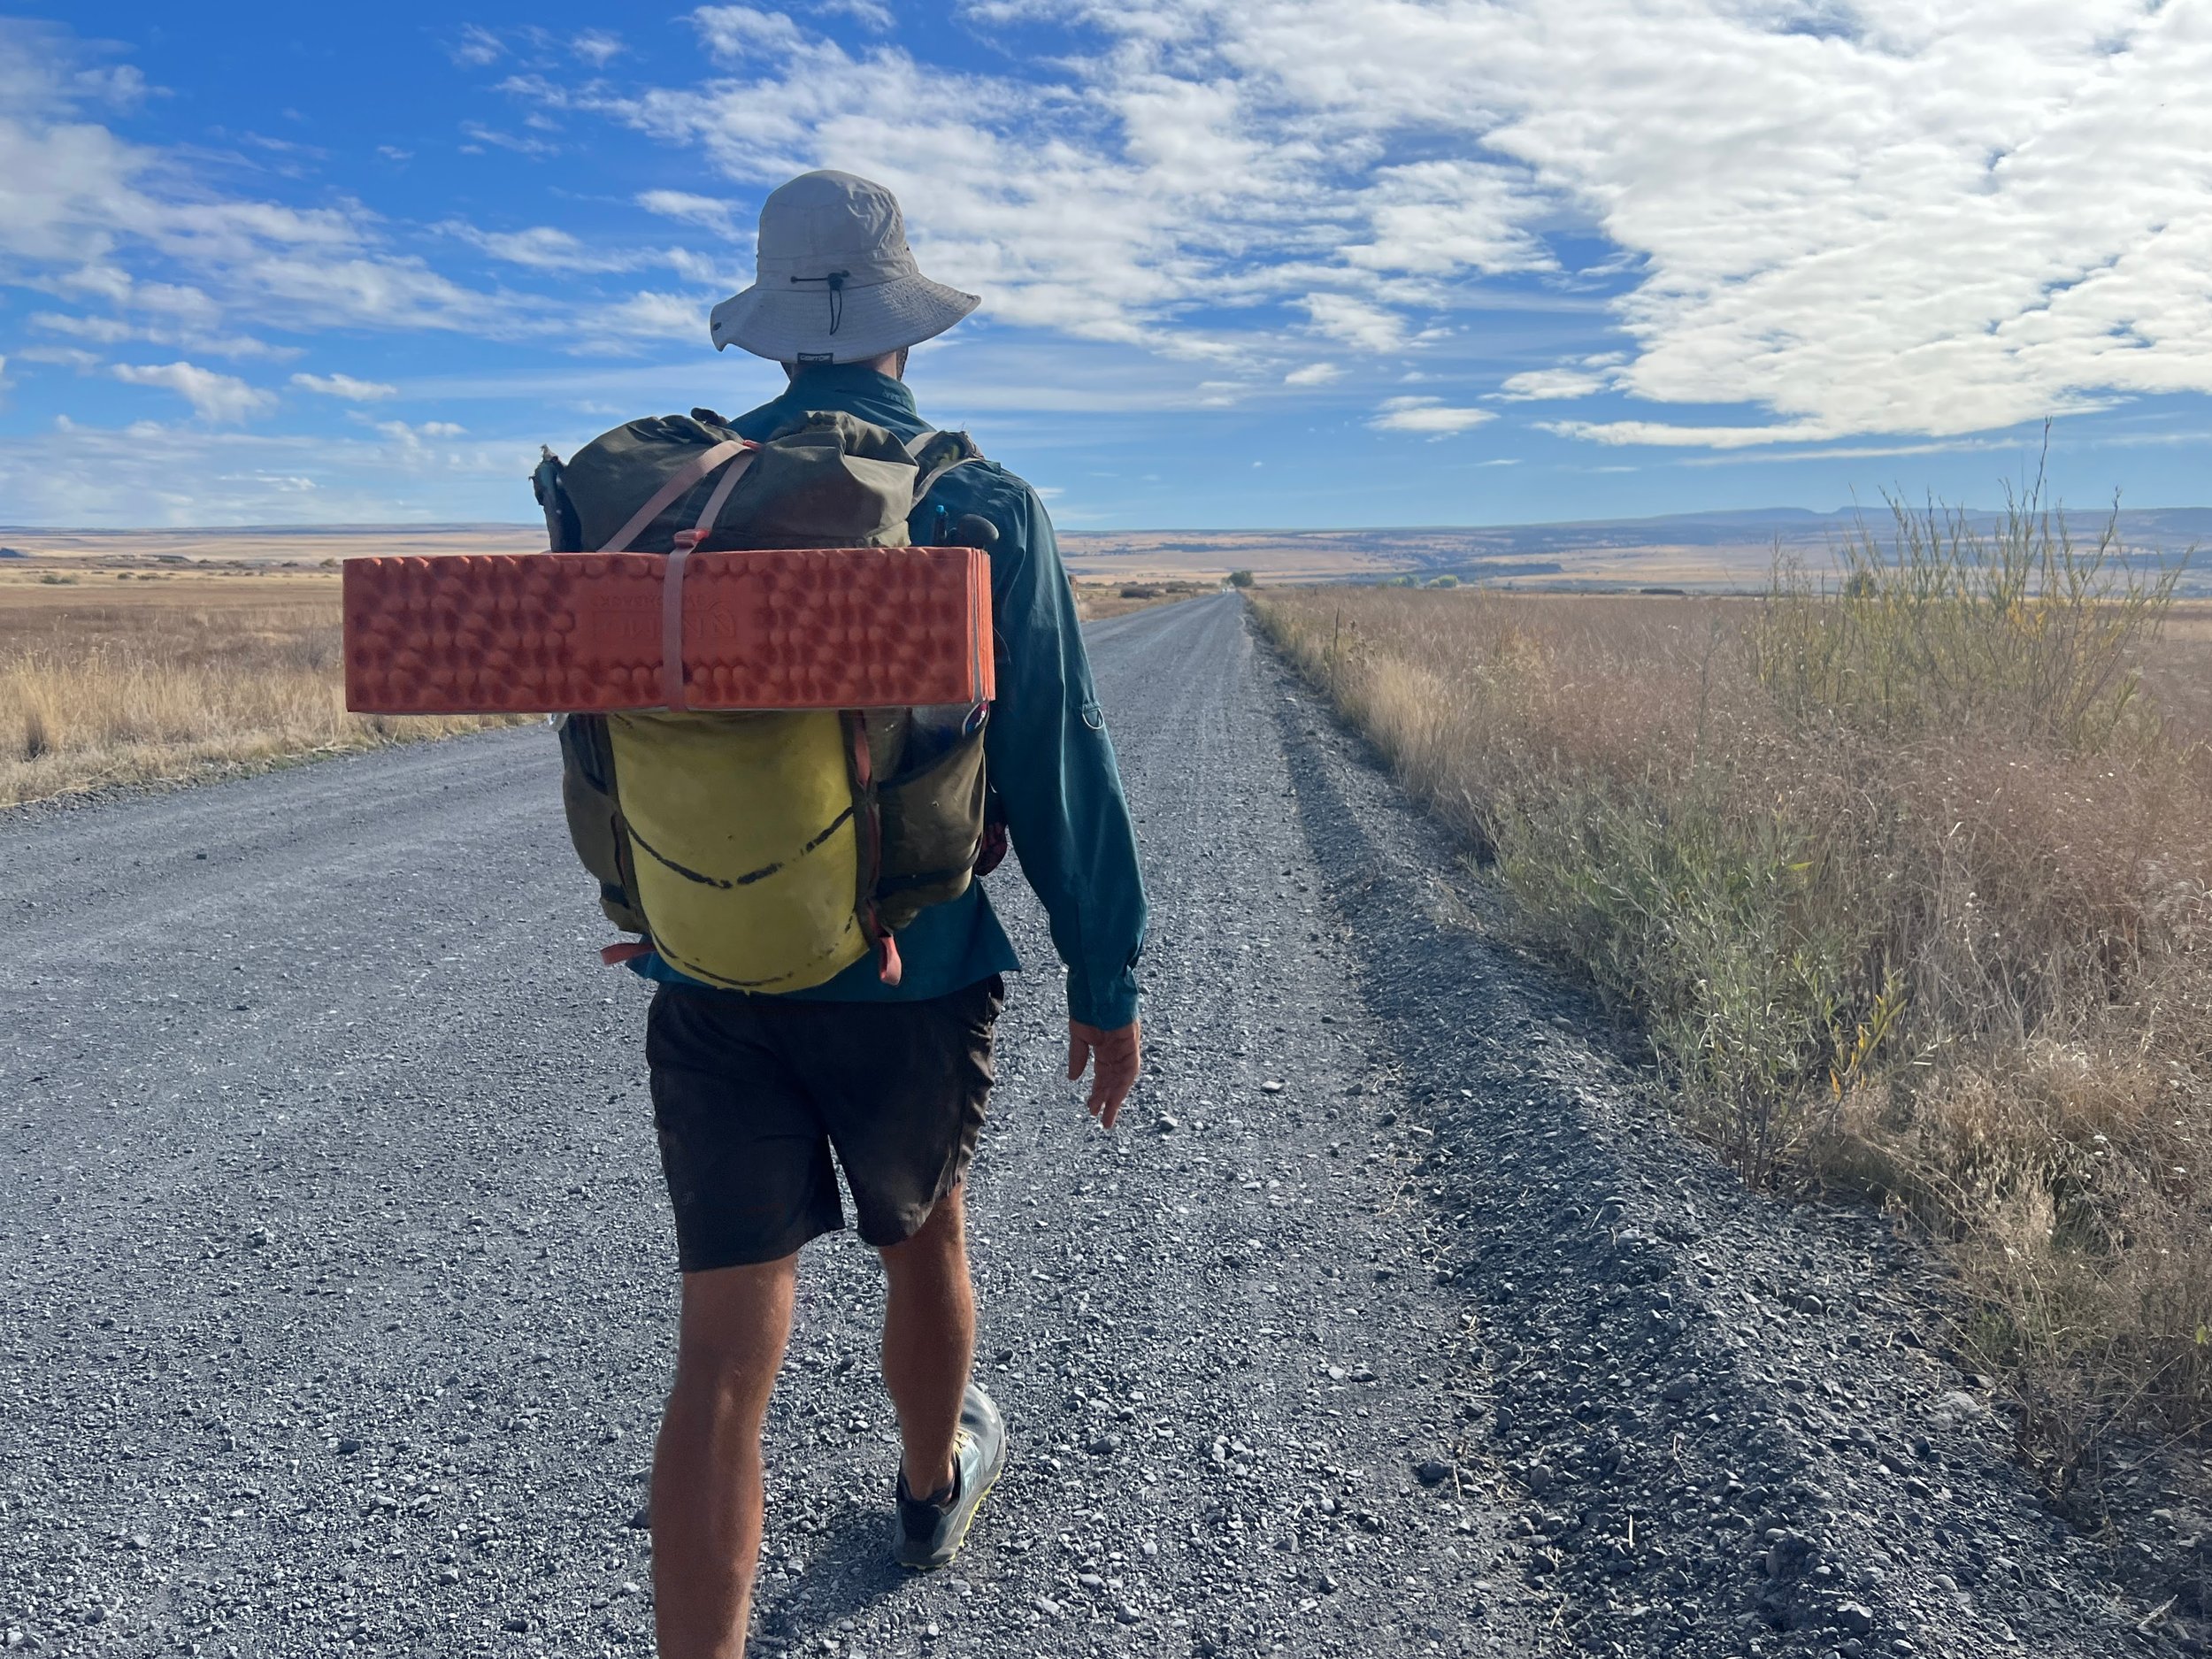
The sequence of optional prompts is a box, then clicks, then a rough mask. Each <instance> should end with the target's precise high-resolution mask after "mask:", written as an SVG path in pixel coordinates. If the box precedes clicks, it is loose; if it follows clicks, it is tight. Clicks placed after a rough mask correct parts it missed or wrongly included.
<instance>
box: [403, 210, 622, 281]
mask: <svg viewBox="0 0 2212 1659" xmlns="http://www.w3.org/2000/svg"><path fill="white" fill-rule="evenodd" d="M436 228H437V229H438V230H440V231H442V232H443V233H444V234H446V235H449V236H451V237H454V238H456V239H457V240H459V241H461V242H466V243H468V244H469V246H470V247H472V248H479V249H481V250H483V251H484V252H486V253H488V254H489V255H491V257H493V258H495V259H503V260H505V261H506V262H507V263H508V264H509V265H525V266H527V267H529V268H530V269H531V270H534V271H573V272H594V271H627V270H630V269H632V268H634V266H636V265H639V264H641V262H642V257H643V256H641V255H640V254H638V253H637V252H635V251H634V250H625V251H623V252H619V253H617V252H611V251H609V250H604V249H597V248H590V247H587V246H586V245H585V244H584V243H583V242H580V241H578V240H577V239H576V237H575V236H573V235H572V234H570V233H569V232H567V231H565V230H562V229H559V228H558V227H555V226H551V225H534V226H532V227H530V228H529V229H527V230H511V231H509V230H484V229H480V227H477V226H474V225H470V224H466V223H465V222H463V221H462V220H460V219H447V220H445V221H444V222H443V223H442V224H440V225H439V226H438V227H436Z"/></svg>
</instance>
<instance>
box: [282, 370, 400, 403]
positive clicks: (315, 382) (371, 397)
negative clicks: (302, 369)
mask: <svg viewBox="0 0 2212 1659" xmlns="http://www.w3.org/2000/svg"><path fill="white" fill-rule="evenodd" d="M292 384H293V385H295V386H296V387H298V388H300V390H302V391H303V392H313V393H315V394H316V395H317V396H321V397H342V398H344V399H345V400H346V401H347V402H348V403H377V402H380V400H382V399H384V398H387V397H396V396H399V388H398V387H396V386H387V385H386V384H385V383H384V382H383V381H382V380H355V379H354V378H353V376H351V375H350V374H295V375H294V376H293V377H292Z"/></svg>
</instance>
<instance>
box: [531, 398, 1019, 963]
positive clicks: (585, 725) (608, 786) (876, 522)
mask: <svg viewBox="0 0 2212 1659" xmlns="http://www.w3.org/2000/svg"><path fill="white" fill-rule="evenodd" d="M979 458H980V456H979V452H978V451H977V449H976V447H975V445H974V444H973V442H971V441H970V440H969V439H968V437H967V434H964V433H939V432H932V433H926V434H923V435H922V437H921V438H919V439H918V440H917V441H916V442H914V443H913V444H911V445H908V444H904V443H902V442H900V441H899V440H898V439H897V438H896V437H895V436H894V435H893V434H891V433H889V432H887V431H886V430H885V429H884V428H882V427H880V426H872V425H871V424H870V423H868V422H866V421H864V420H860V419H856V418H855V417H853V416H851V415H848V414H843V413H816V414H809V415H806V416H803V417H801V418H799V419H795V420H793V421H790V422H788V423H787V424H786V425H785V426H781V427H780V428H778V429H777V430H776V431H775V432H774V433H772V434H770V436H769V438H768V440H767V442H764V443H762V444H757V445H756V444H751V443H749V442H746V441H744V440H742V439H741V438H740V437H739V436H738V434H736V433H735V432H734V431H733V430H732V429H731V428H730V427H729V426H727V425H726V424H725V423H724V422H723V421H722V420H721V419H720V417H718V416H717V415H715V414H714V413H713V412H712V411H709V410H694V411H692V413H691V414H690V415H689V416H688V417H687V416H681V415H669V416H662V417H657V418H655V419H646V420H634V421H631V422H629V423H628V424H626V425H625V426H618V427H616V428H615V429H614V430H613V431H611V432H608V433H603V434H601V435H600V436H599V437H597V438H595V439H594V440H592V442H590V443H588V444H587V445H585V446H584V448H582V449H579V450H578V451H577V452H576V454H575V455H574V456H573V457H572V458H571V459H570V460H569V461H568V462H567V464H566V465H563V464H562V463H561V462H560V461H559V460H558V459H557V458H556V457H554V456H553V454H552V453H551V451H550V450H548V451H547V452H546V457H545V459H544V461H543V462H542V463H541V465H540V466H539V468H538V470H537V473H536V475H535V476H534V479H533V480H532V482H533V485H534V488H535V489H536V491H537V495H538V500H539V503H540V504H541V506H543V507H544V509H545V515H546V526H547V529H548V532H549V534H550V536H551V539H552V547H553V550H554V551H556V552H566V551H583V550H586V549H595V550H598V551H603V552H610V553H614V552H624V551H631V552H644V553H656V552H657V553H664V554H665V553H673V552H677V551H679V550H680V551H684V552H687V553H688V552H689V551H692V550H695V549H705V550H717V549H740V548H803V547H897V546H907V545H911V544H912V543H913V542H914V541H917V540H918V539H919V538H918V537H917V536H916V535H915V534H913V532H914V531H915V530H916V529H922V530H924V531H925V532H926V533H927V534H928V536H929V540H930V541H931V542H932V543H933V544H934V545H939V546H947V545H957V546H979V547H983V548H985V549H987V548H988V546H989V545H990V543H991V542H993V541H995V540H996V539H997V532H996V530H995V528H994V527H993V526H991V525H990V524H989V523H988V521H987V520H985V519H982V518H978V517H976V516H974V515H965V516H964V517H963V518H961V519H960V520H959V521H958V523H957V524H956V525H951V526H948V525H947V524H946V523H945V522H944V520H945V519H946V518H947V515H946V513H945V512H944V511H942V510H938V511H935V512H934V513H933V514H931V515H928V516H927V517H925V515H924V513H923V512H922V511H921V509H922V507H923V503H924V500H925V498H926V496H927V495H928V494H929V492H930V490H931V488H933V486H934V485H935V484H936V482H937V480H939V479H941V478H942V477H943V476H944V474H945V473H946V472H949V471H950V470H951V469H952V468H954V467H956V466H958V465H963V464H964V463H966V462H968V461H972V460H977V459H979ZM949 533H951V534H956V537H957V539H956V540H952V541H948V539H947V536H948V534H949ZM987 715H988V710H987V705H983V704H977V705H974V706H972V707H971V706H965V705H954V706H950V707H931V708H914V709H873V710H852V709H848V710H789V711H781V710H779V711H764V712H701V711H678V710H668V711H662V710H649V711H635V712H624V713H609V714H570V715H565V716H563V717H561V719H560V721H559V726H560V739H561V759H562V777H561V794H562V803H563V806H564V808H565V811H566V816H567V819H568V828H569V836H570V839H571V840H572V841H573V842H574V844H575V848H576V852H577V855H578V856H579V857H580V858H581V860H582V861H583V864H584V867H585V869H586V870H587V871H588V872H590V873H591V874H592V875H593V876H594V877H595V879H597V880H598V882H599V894H600V908H601V909H602V910H604V911H605V912H606V914H607V917H608V918H609V919H610V920H611V921H612V922H613V923H614V925H615V926H617V927H619V928H621V929H623V930H625V931H626V932H629V933H639V934H641V935H643V938H642V939H641V940H640V941H637V942H634V943H625V944H619V945H613V946H610V947H608V949H606V950H604V951H603V952H602V953H601V955H602V956H603V958H604V959H605V960H607V961H609V962H620V961H624V960H626V959H628V958H630V957H633V956H641V955H642V954H644V953H645V952H647V951H653V952H656V953H657V954H658V955H659V956H660V957H661V958H662V959H663V960H664V962H666V963H667V964H669V966H671V967H672V968H674V969H676V970H677V971H678V972H681V973H683V974H685V975H687V976H688V977H689V978H692V979H697V980H699V981H701V982H703V983H704V984H707V985H712V986H717V987H722V988H724V989H728V990H740V991H753V992H786V991H797V990H804V989H807V988H809V987H813V986H817V985H820V984H823V983H825V982H826V981H827V980H829V979H833V978H835V977H836V976H837V975H838V974H839V973H841V972H844V970H845V969H847V968H849V967H850V966H851V965H852V964H854V963H856V962H858V961H860V960H861V959H862V958H864V957H865V956H870V955H871V954H872V955H873V956H875V958H876V961H877V964H878V967H877V972H878V974H879V978H881V979H883V981H884V982H885V983H887V984H891V985H895V984H897V983H898V980H899V975H900V971H901V968H900V962H899V956H898V947H897V945H896V943H895V941H894V940H893V938H892V933H893V931H894V930H895V929H896V928H899V927H902V926H905V925H906V924H907V923H908V922H910V921H911V920H912V919H913V918H915V917H916V916H918V915H919V914H920V913H921V911H922V910H925V909H926V908H927V907H928V906H930V905H932V904H940V903H943V902H947V901H949V900H951V899H955V898H957V897H959V896H960V895H962V894H963V893H964V892H966V891H967V889H968V887H969V884H970V882H971V881H972V879H973V878H974V876H975V875H977V874H978V873H985V872H988V870H989V868H990V867H991V866H992V865H993V864H995V863H996V862H997V855H998V853H999V852H1000V851H1002V848H1003V837H1002V834H1000V833H997V832H996V831H995V828H994V827H993V826H990V825H989V824H988V823H987V818H988V817H989V816H990V815H989V814H988V813H987V799H988V790H987V784H986V781H985V778H984V764H983V737H984V725H985V722H986V720H987Z"/></svg>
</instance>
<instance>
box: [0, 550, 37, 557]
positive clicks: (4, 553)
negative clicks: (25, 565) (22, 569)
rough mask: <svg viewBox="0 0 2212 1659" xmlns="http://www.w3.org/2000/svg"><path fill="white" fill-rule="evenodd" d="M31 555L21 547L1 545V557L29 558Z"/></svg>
mask: <svg viewBox="0 0 2212 1659" xmlns="http://www.w3.org/2000/svg"><path fill="white" fill-rule="evenodd" d="M28 557H31V556H30V555H29V554H28V553H26V552H25V551H24V550H23V549H21V548H19V547H0V559H27V558H28Z"/></svg>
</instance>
